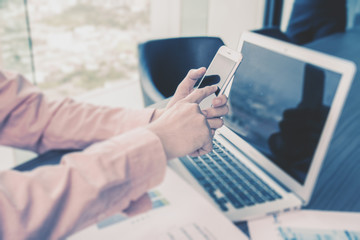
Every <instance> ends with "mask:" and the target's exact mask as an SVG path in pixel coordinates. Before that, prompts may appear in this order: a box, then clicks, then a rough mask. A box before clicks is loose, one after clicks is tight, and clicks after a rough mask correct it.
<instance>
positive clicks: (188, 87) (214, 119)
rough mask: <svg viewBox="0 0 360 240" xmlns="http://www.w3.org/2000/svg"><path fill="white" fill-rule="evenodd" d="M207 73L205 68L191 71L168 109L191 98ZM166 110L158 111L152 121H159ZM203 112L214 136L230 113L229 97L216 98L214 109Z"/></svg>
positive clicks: (213, 102) (213, 104) (177, 90)
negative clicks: (196, 86)
mask: <svg viewBox="0 0 360 240" xmlns="http://www.w3.org/2000/svg"><path fill="white" fill-rule="evenodd" d="M205 72H206V68H204V67H202V68H199V69H192V70H190V71H189V72H188V74H187V75H186V77H185V78H184V80H183V81H182V82H181V83H180V84H179V86H178V87H177V89H176V92H175V94H174V96H173V97H172V98H171V99H170V101H169V103H168V104H167V106H166V109H169V108H171V107H172V106H174V105H175V104H176V103H177V102H179V101H180V100H182V99H184V98H186V97H187V96H189V94H191V93H192V92H193V91H194V90H195V89H194V85H195V83H196V82H197V81H198V80H199V79H201V78H202V77H203V76H204V74H205ZM166 109H156V111H155V113H154V116H153V118H152V121H155V120H156V119H158V118H159V117H160V116H161V115H162V114H163V113H164V112H165V111H166ZM202 111H203V113H204V115H205V116H206V118H207V120H208V123H209V126H210V128H211V129H212V130H211V131H212V134H214V132H215V130H216V129H217V128H220V127H222V125H223V121H222V119H221V117H222V116H224V115H226V114H227V113H228V112H229V108H228V106H227V97H226V96H225V95H221V96H218V97H216V98H214V99H213V101H212V107H211V108H208V109H204V110H202Z"/></svg>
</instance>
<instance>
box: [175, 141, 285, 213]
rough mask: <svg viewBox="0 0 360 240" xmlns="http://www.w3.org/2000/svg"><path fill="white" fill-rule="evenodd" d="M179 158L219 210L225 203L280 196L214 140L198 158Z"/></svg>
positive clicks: (249, 202)
mask: <svg viewBox="0 0 360 240" xmlns="http://www.w3.org/2000/svg"><path fill="white" fill-rule="evenodd" d="M180 161H181V162H182V163H183V164H184V165H185V166H186V167H187V168H188V169H189V171H190V172H191V173H192V175H193V176H194V177H195V178H196V179H197V180H198V182H199V183H200V184H201V185H202V186H203V188H204V189H205V190H206V191H207V192H208V193H209V195H210V196H211V197H212V198H213V199H214V201H215V202H216V203H217V204H218V205H219V207H220V208H221V209H222V211H228V206H227V203H230V204H231V205H232V206H233V207H234V208H236V209H240V208H243V207H245V206H252V205H255V204H260V203H264V202H267V201H274V200H275V199H279V198H281V196H280V195H279V194H277V193H276V192H275V191H274V190H273V189H272V188H271V187H269V186H268V185H267V184H266V183H265V182H263V181H262V180H261V179H260V178H258V177H257V176H256V175H254V174H253V173H252V172H251V171H250V170H249V169H248V168H247V167H246V166H245V165H244V164H242V163H241V162H240V161H239V160H237V158H236V157H235V156H234V155H233V154H232V153H231V152H229V151H228V150H227V149H226V148H224V146H223V145H222V144H221V143H220V142H219V141H217V140H216V139H214V149H213V151H212V152H210V153H208V154H205V155H202V156H200V157H189V156H186V157H182V158H180Z"/></svg>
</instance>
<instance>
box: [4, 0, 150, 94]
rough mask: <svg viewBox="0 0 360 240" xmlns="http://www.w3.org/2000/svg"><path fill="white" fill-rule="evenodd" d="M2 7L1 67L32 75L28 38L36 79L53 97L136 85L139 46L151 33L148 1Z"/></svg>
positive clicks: (55, 0) (47, 0)
mask: <svg viewBox="0 0 360 240" xmlns="http://www.w3.org/2000/svg"><path fill="white" fill-rule="evenodd" d="M25 2H26V1H25ZM0 4H1V5H0V6H1V9H2V10H1V11H2V12H1V18H2V19H1V23H0V24H1V36H2V38H1V42H2V44H1V45H2V48H3V50H2V55H3V63H6V64H3V65H4V67H5V68H9V69H10V70H15V71H20V72H22V73H25V74H27V76H31V74H30V73H31V55H30V52H31V51H30V50H29V44H28V40H27V37H28V35H27V34H31V39H32V43H33V55H34V62H33V63H34V70H35V76H34V78H35V80H36V83H37V85H38V86H39V87H40V88H42V89H43V90H44V91H45V92H46V93H48V95H49V96H51V97H52V98H56V97H59V96H61V97H62V96H78V95H80V94H82V93H84V92H87V91H90V90H93V89H96V88H101V87H104V86H105V85H109V84H114V83H116V82H119V81H124V80H135V79H136V80H137V72H138V71H137V43H138V42H139V41H141V40H142V39H144V38H145V37H144V36H146V35H147V34H148V32H149V6H148V5H149V1H148V0H135V1H134V0H131V1H130V0H117V1H113V0H105V1H96V0H61V1H59V0H28V1H27V6H24V1H23V0H17V1H15V0H11V1H9V0H0ZM26 7H27V10H28V14H29V20H30V25H29V29H27V25H26V15H25V11H24V9H25V8H26ZM6 19H7V21H5V20H6ZM14 39H15V41H14Z"/></svg>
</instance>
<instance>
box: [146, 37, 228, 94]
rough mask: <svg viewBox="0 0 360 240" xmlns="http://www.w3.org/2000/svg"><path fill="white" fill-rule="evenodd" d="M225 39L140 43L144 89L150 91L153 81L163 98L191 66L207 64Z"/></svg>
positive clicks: (187, 38) (180, 39) (189, 38)
mask: <svg viewBox="0 0 360 240" xmlns="http://www.w3.org/2000/svg"><path fill="white" fill-rule="evenodd" d="M222 45H224V42H223V41H222V40H221V39H220V38H218V37H183V38H169V39H159V40H151V41H147V42H145V43H141V44H139V60H140V63H139V65H140V74H141V84H142V87H143V92H145V94H146V92H147V91H151V89H146V88H144V86H147V88H149V87H148V86H149V83H145V81H150V82H151V83H152V85H153V86H154V87H155V88H156V90H157V91H158V92H160V94H161V95H162V96H163V98H167V97H170V96H172V95H173V94H174V92H175V90H176V87H177V86H178V84H179V83H180V82H181V81H182V79H183V78H184V77H185V76H186V74H187V72H188V71H189V70H190V69H192V68H199V67H208V66H209V64H210V62H211V60H212V58H213V57H214V56H215V54H216V51H217V50H218V49H219V47H220V46H222Z"/></svg>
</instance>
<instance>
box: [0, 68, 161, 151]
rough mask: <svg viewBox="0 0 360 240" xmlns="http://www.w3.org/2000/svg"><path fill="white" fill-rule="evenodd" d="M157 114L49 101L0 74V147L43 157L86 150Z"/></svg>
mask: <svg viewBox="0 0 360 240" xmlns="http://www.w3.org/2000/svg"><path fill="white" fill-rule="evenodd" d="M153 112H154V110H153V109H141V110H130V109H124V108H109V107H99V106H93V105H90V104H85V103H77V102H75V101H74V100H72V99H64V100H62V101H47V99H46V97H45V96H44V94H42V93H41V92H40V91H39V89H37V88H36V87H35V86H33V85H32V84H31V83H29V82H28V81H27V80H26V79H25V78H24V77H22V76H21V75H15V74H11V73H5V72H2V71H0V144H2V145H7V146H12V147H17V148H22V149H27V150H31V151H34V152H37V153H43V152H46V151H48V150H51V149H84V148H86V147H87V146H89V145H91V144H92V143H95V142H98V141H102V140H105V139H108V138H110V137H112V136H116V135H119V134H121V133H124V132H126V131H129V130H131V129H134V128H136V127H139V126H144V125H146V124H148V123H149V121H150V119H151V117H152V115H153Z"/></svg>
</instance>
